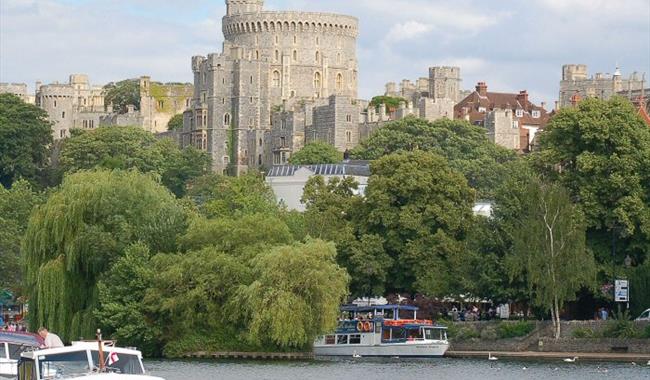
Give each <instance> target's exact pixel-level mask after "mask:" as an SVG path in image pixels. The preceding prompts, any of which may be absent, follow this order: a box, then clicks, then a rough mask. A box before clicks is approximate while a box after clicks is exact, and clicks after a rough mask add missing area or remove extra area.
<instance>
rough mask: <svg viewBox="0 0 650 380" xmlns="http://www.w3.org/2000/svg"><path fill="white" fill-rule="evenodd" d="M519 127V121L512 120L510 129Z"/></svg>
mask: <svg viewBox="0 0 650 380" xmlns="http://www.w3.org/2000/svg"><path fill="white" fill-rule="evenodd" d="M517 128H519V122H518V121H517V120H515V121H513V122H512V129H517Z"/></svg>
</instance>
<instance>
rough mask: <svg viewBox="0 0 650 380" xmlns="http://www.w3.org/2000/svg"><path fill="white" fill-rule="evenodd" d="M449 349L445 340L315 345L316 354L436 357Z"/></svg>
mask: <svg viewBox="0 0 650 380" xmlns="http://www.w3.org/2000/svg"><path fill="white" fill-rule="evenodd" d="M448 349H449V343H447V342H435V341H432V342H416V343H411V342H408V343H392V344H379V345H315V346H314V355H316V356H355V355H359V356H362V357H394V356H398V357H400V358H403V357H412V358H437V357H442V356H444V355H445V352H447V350H448Z"/></svg>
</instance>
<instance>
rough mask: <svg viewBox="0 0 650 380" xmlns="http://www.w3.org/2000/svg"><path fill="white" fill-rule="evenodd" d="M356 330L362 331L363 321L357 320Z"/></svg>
mask: <svg viewBox="0 0 650 380" xmlns="http://www.w3.org/2000/svg"><path fill="white" fill-rule="evenodd" d="M357 331H359V332H363V322H361V321H359V322H358V323H357Z"/></svg>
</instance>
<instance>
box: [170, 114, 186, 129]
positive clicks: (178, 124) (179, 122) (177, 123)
mask: <svg viewBox="0 0 650 380" xmlns="http://www.w3.org/2000/svg"><path fill="white" fill-rule="evenodd" d="M181 129H183V114H182V113H179V114H178V115H174V116H173V117H172V118H171V119H170V120H169V123H167V130H168V131H180V130H181Z"/></svg>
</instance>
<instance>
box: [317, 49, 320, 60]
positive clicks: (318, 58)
mask: <svg viewBox="0 0 650 380" xmlns="http://www.w3.org/2000/svg"><path fill="white" fill-rule="evenodd" d="M318 62H320V52H319V51H317V52H316V63H318Z"/></svg>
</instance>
